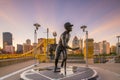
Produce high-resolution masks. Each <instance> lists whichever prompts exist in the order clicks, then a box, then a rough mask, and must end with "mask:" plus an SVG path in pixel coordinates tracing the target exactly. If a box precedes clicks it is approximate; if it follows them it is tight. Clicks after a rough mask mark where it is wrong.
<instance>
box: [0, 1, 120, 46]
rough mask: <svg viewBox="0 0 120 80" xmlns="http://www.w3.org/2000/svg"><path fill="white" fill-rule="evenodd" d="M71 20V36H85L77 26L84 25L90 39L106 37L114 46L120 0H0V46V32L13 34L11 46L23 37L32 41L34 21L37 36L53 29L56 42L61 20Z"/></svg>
mask: <svg viewBox="0 0 120 80" xmlns="http://www.w3.org/2000/svg"><path fill="white" fill-rule="evenodd" d="M65 22H71V23H72V24H73V25H74V26H73V31H72V32H71V41H70V42H72V40H73V38H74V36H77V37H79V38H84V39H85V37H84V36H85V33H83V32H82V30H81V29H80V26H82V25H86V26H87V29H86V30H88V32H89V38H93V39H94V42H100V41H103V40H106V41H108V42H110V43H111V45H116V43H117V38H116V36H117V35H120V31H119V30H120V1H119V0H102V1H97V0H91V1H89V0H29V2H28V1H27V0H9V1H8V0H1V1H0V26H1V27H0V47H2V42H3V41H2V40H3V39H2V33H3V32H11V33H12V34H13V45H14V46H15V47H16V44H23V43H25V41H26V40H27V39H30V40H31V42H32V43H33V42H34V29H35V26H33V24H34V23H39V24H40V25H41V27H40V28H39V30H38V31H37V33H38V34H37V37H38V38H46V37H47V34H46V31H47V28H49V30H50V33H49V37H50V38H54V37H53V35H52V32H54V31H56V32H57V37H56V38H57V42H58V40H59V36H60V34H61V33H62V32H63V31H64V27H63V26H64V23H65Z"/></svg>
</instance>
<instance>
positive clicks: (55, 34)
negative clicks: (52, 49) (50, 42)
mask: <svg viewBox="0 0 120 80" xmlns="http://www.w3.org/2000/svg"><path fill="white" fill-rule="evenodd" d="M53 36H54V44H56V36H57V33H56V32H53Z"/></svg>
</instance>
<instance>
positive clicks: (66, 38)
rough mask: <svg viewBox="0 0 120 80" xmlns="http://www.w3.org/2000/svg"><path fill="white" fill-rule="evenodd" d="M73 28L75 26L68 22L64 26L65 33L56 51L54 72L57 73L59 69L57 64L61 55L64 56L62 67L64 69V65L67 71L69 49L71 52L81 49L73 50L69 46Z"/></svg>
mask: <svg viewBox="0 0 120 80" xmlns="http://www.w3.org/2000/svg"><path fill="white" fill-rule="evenodd" d="M72 26H73V25H72V24H71V23H70V22H67V23H65V24H64V28H65V31H64V32H63V33H62V34H61V36H60V40H59V42H58V45H57V48H56V51H55V68H54V72H57V69H58V67H57V64H58V60H59V57H60V54H61V53H62V54H63V60H62V63H61V67H63V65H64V67H65V69H66V60H67V49H71V50H76V49H79V47H78V48H71V47H69V46H68V41H69V39H70V32H71V31H72Z"/></svg>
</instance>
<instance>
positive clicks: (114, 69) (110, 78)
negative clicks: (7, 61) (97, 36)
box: [0, 60, 120, 80]
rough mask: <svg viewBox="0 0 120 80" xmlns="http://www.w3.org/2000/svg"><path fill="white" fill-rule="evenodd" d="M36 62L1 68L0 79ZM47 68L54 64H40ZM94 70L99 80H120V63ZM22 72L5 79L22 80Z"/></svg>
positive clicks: (94, 67)
mask: <svg viewBox="0 0 120 80" xmlns="http://www.w3.org/2000/svg"><path fill="white" fill-rule="evenodd" d="M33 64H34V61H33V60H31V61H27V62H23V63H18V64H14V65H10V66H6V67H0V77H1V78H2V77H4V76H8V75H9V74H12V73H13V72H14V73H15V72H16V71H18V70H21V69H23V68H25V67H28V66H30V65H33ZM46 66H54V63H40V65H39V67H41V68H43V67H46ZM67 66H85V65H84V64H79V63H71V64H70V63H68V64H67ZM90 67H92V68H93V69H95V70H96V71H97V72H98V75H99V78H98V80H120V63H119V64H115V63H110V64H93V65H90ZM31 68H32V67H31ZM22 72H23V71H21V72H17V73H16V74H13V75H11V76H10V77H6V78H4V80H20V74H21V73H22Z"/></svg>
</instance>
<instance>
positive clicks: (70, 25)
mask: <svg viewBox="0 0 120 80" xmlns="http://www.w3.org/2000/svg"><path fill="white" fill-rule="evenodd" d="M72 26H73V24H71V23H70V22H66V23H65V24H64V27H65V29H66V28H70V27H72Z"/></svg>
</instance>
